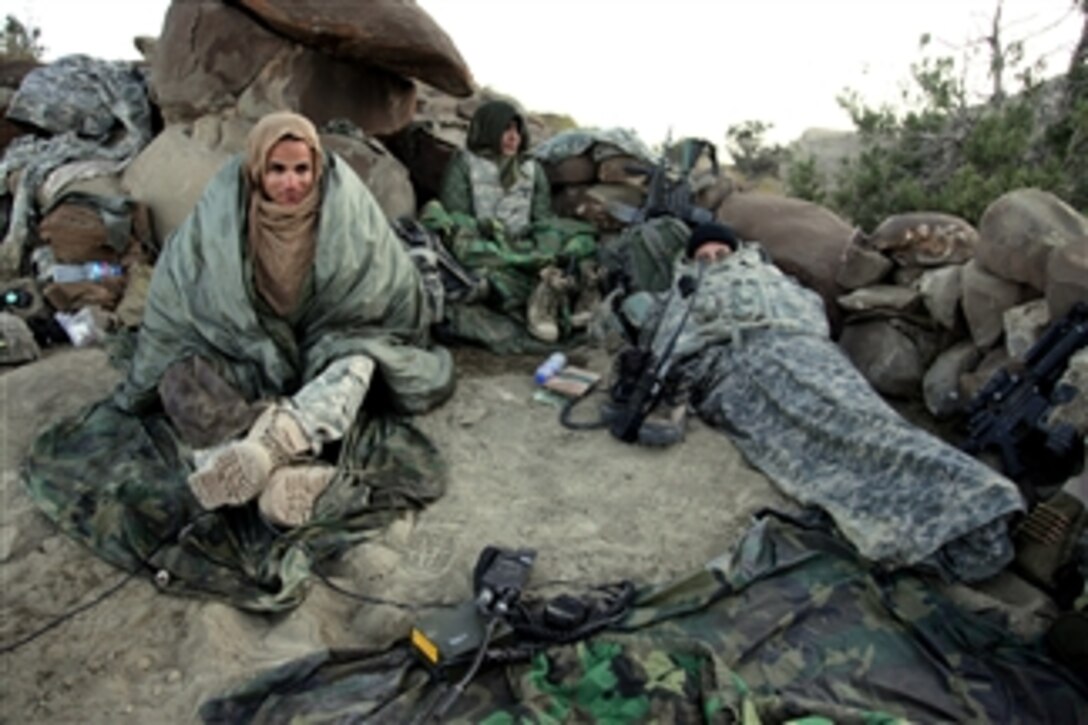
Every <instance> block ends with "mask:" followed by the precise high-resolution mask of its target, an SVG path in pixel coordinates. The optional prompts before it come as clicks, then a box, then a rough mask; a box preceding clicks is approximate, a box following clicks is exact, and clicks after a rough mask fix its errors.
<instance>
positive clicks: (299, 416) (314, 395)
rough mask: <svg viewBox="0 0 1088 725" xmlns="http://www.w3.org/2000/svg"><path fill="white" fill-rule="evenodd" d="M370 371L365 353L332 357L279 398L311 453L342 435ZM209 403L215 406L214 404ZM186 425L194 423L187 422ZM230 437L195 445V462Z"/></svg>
mask: <svg viewBox="0 0 1088 725" xmlns="http://www.w3.org/2000/svg"><path fill="white" fill-rule="evenodd" d="M373 374H374V361H373V360H372V359H371V358H369V357H367V356H366V355H351V356H349V357H344V358H341V359H338V360H335V361H333V362H332V364H331V365H330V366H329V367H327V368H325V369H324V370H323V371H322V372H321V374H319V376H318V377H317V378H314V379H313V380H311V381H310V382H308V383H306V384H305V385H304V386H302V388H301V389H300V390H299V391H298V392H297V393H296V394H295V395H293V396H290V397H289V398H286V400H284V401H281V402H280V403H281V404H282V405H284V406H286V407H287V408H288V409H289V410H290V413H292V415H293V416H294V417H295V419H296V420H297V421H298V423H299V425H300V426H301V427H302V430H304V431H305V432H306V437H307V439H308V440H309V442H310V446H311V448H312V452H313V455H314V456H319V455H320V454H321V448H322V446H323V445H324V444H326V443H332V442H334V441H338V440H341V439H342V438H344V435H345V433H346V432H347V431H348V429H349V428H350V427H351V425H353V423H354V422H355V419H356V416H357V415H358V413H359V408H360V406H361V405H362V401H363V400H364V398H366V396H367V391H368V390H370V382H371V380H372V379H373ZM224 384H225V383H224ZM211 407H212V409H214V406H211ZM250 407H251V408H256V407H257V406H250ZM174 422H175V426H178V425H180V421H177V420H175V421H174ZM249 422H252V421H251V420H250V421H249ZM188 427H189V428H193V427H194V426H193V425H191V422H190V423H189V425H188ZM232 440H233V437H230V438H227V439H225V440H222V439H221V440H220V441H219V442H218V443H214V444H210V445H208V447H200V448H197V450H196V451H194V453H193V460H194V464H195V465H196V466H197V467H198V468H199V467H200V466H202V465H203V464H205V463H206V462H207V460H208V459H209V458H210V457H211V456H212V455H213V454H214V453H215V452H217V451H219V450H221V448H222V447H224V446H225V445H230V444H231V442H232Z"/></svg>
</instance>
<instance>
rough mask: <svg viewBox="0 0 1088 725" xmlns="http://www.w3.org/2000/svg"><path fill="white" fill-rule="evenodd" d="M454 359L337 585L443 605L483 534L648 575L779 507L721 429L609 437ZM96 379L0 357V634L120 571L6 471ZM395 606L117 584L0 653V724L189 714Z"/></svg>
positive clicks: (521, 380) (509, 371) (494, 361)
mask: <svg viewBox="0 0 1088 725" xmlns="http://www.w3.org/2000/svg"><path fill="white" fill-rule="evenodd" d="M584 352H585V354H586V355H587V356H588V357H587V358H586V359H585V360H584V362H586V363H587V364H588V365H589V366H590V367H591V368H593V369H595V370H598V371H601V372H603V371H604V370H605V369H606V360H605V358H603V357H602V356H601V353H599V352H596V351H584ZM457 358H458V369H459V375H460V377H459V385H458V390H457V393H456V395H455V396H454V398H453V399H452V400H451V401H449V402H448V403H447V404H446V405H444V406H443V407H441V408H439V409H438V410H436V411H434V412H432V413H430V414H428V415H427V416H424V417H422V418H420V421H419V422H420V425H421V427H422V428H423V429H424V430H425V432H426V433H427V434H428V435H430V436H431V437H432V439H433V440H434V442H435V443H436V445H438V446H439V448H440V450H442V451H443V453H444V455H445V456H446V458H447V460H448V462H449V465H450V469H451V471H450V473H451V475H450V484H449V489H448V491H447V493H446V495H445V496H444V497H443V498H442V499H441V500H439V501H438V502H437V503H435V504H434V505H433V506H431V507H430V508H428V509H427V510H425V511H423V512H422V513H420V514H418V515H415V516H412V517H406V518H404V519H402V520H400V521H397V522H396V523H394V524H393V525H392V526H390V527H389V529H388V530H387V531H385V532H383V533H382V535H381V536H380V537H378V538H377V539H376V540H375V541H374V542H371V543H368V544H364V545H361V546H359V547H357V548H356V549H354V550H352V551H351V552H349V554H348V555H347V556H346V557H345V558H344V560H343V561H342V563H341V564H339V566H338V567H337V573H336V574H337V575H336V578H335V582H336V583H338V584H339V585H341V586H343V587H345V588H348V589H351V590H354V591H359V592H364V593H367V594H370V595H374V596H379V597H383V598H387V599H393V600H401V601H405V602H420V601H448V602H454V601H460V600H462V599H464V598H465V597H466V596H468V594H469V592H470V588H471V585H470V575H471V570H472V565H473V563H474V562H475V560H476V557H477V555H478V554H479V552H480V550H481V549H482V548H483V547H484V546H486V545H488V544H495V545H500V546H509V547H515V546H516V547H532V548H535V549H537V550H538V552H539V558H538V561H537V566H536V568H535V570H534V574H533V581H534V582H537V583H546V582H549V581H555V580H562V581H566V582H574V583H575V584H573V585H568V586H569V587H570V588H578V587H579V585H580V584H581V585H586V586H588V585H592V584H599V583H604V582H607V581H614V580H616V579H620V578H630V579H633V580H635V581H636V582H639V583H647V582H656V581H662V580H665V579H668V578H670V577H672V576H673V575H677V574H681V573H685V572H687V571H690V570H691V569H693V568H695V567H697V566H699V565H701V564H703V563H704V562H706V561H707V560H709V559H711V558H713V557H714V556H716V555H718V554H720V553H722V552H724V551H726V550H728V549H729V548H730V547H731V546H732V544H733V543H734V542H735V541H736V539H737V538H738V537H739V536H740V534H741V533H742V531H743V530H744V529H745V528H746V526H747V524H748V521H749V518H750V516H751V514H752V513H754V512H755V511H756V510H758V509H760V508H762V507H765V506H775V507H779V508H785V509H787V510H788V509H789V508H790V506H791V504H790V503H789V502H788V501H787V500H786V499H784V498H783V497H782V496H781V495H780V494H779V493H777V491H776V490H775V489H774V488H773V487H772V485H771V484H770V482H769V481H768V480H767V479H766V478H765V477H763V476H762V475H761V474H759V473H757V472H755V471H753V470H752V469H750V468H748V467H747V466H746V465H745V464H744V462H743V461H742V459H741V457H740V455H739V453H738V452H737V451H736V449H735V448H734V447H733V446H732V444H731V443H730V442H729V440H728V438H726V437H725V436H723V435H721V434H719V433H716V432H714V431H712V430H710V429H709V428H707V427H705V426H703V425H702V424H700V423H698V422H697V421H696V422H694V423H693V424H692V425H691V427H690V429H689V434H688V438H687V440H686V441H685V442H684V443H683V444H682V445H679V446H675V447H673V448H671V449H667V450H651V449H643V448H639V447H633V446H626V445H624V444H622V443H619V442H617V441H615V440H614V439H612V438H611V437H610V436H609V434H608V433H607V432H606V431H589V432H580V431H577V432H576V431H571V430H567V429H566V428H564V427H562V426H561V425H560V424H559V422H558V418H557V409H556V408H555V407H553V406H552V405H549V404H547V403H542V402H539V401H535V400H533V385H532V381H531V375H532V370H533V368H534V366H535V364H536V363H537V362H539V361H538V360H536V359H535V358H534V359H529V358H495V357H492V356H490V355H487V354H485V353H480V352H476V351H470V350H461V351H458V352H457ZM116 379H117V373H116V372H115V371H113V370H112V368H110V367H109V364H108V362H107V360H106V356H105V354H104V353H103V352H102V351H100V350H95V349H86V350H65V351H62V352H60V353H57V354H54V355H52V356H50V357H49V358H48V359H46V360H42V361H39V362H37V363H34V364H32V365H26V366H22V367H19V368H15V369H12V370H9V371H6V372H0V407H2V415H0V452H2V453H0V461H2V464H0V585H2V592H0V646H2V645H4V644H7V643H9V642H12V641H14V640H15V639H17V638H18V637H20V636H22V635H24V634H26V633H28V632H30V631H32V630H34V629H36V628H38V627H40V626H42V625H44V624H46V623H48V622H49V621H51V620H52V619H53V618H54V617H56V616H57V615H58V614H61V613H63V612H66V611H68V610H70V609H71V608H72V607H74V606H77V605H78V604H80V603H82V602H85V601H88V600H89V599H91V598H93V597H94V596H95V595H97V594H98V593H100V592H102V591H104V590H106V589H107V588H109V587H110V586H111V585H113V584H114V583H116V582H117V581H119V580H120V579H121V578H122V573H121V572H120V571H118V570H116V569H114V568H113V567H111V566H110V565H108V564H105V563H103V562H101V561H99V560H98V559H97V558H95V557H94V556H93V555H92V554H91V553H90V552H89V551H87V550H86V549H84V548H83V547H81V546H80V545H78V544H76V543H74V542H73V541H71V540H70V539H68V538H67V537H65V536H64V535H62V534H59V533H58V532H57V531H56V530H55V529H54V528H53V526H52V524H50V523H49V522H48V521H47V520H46V519H45V518H44V517H43V516H42V515H41V514H39V513H38V512H37V510H36V509H35V508H34V506H33V504H32V503H31V501H30V499H29V497H28V496H27V495H26V494H25V493H24V491H23V488H22V484H21V482H20V480H19V474H18V466H19V463H20V461H21V460H22V458H23V456H24V454H25V452H26V450H27V448H28V446H29V445H30V442H31V441H32V440H33V437H34V434H35V433H36V431H38V430H40V429H41V427H42V426H44V425H46V424H48V423H49V422H51V421H54V420H56V419H57V418H59V417H61V416H64V415H67V414H69V413H71V412H74V411H76V410H78V409H79V408H80V407H81V406H83V405H84V404H86V403H88V402H90V401H92V400H95V399H98V398H99V397H102V396H103V395H104V394H106V393H107V392H108V391H109V390H111V389H112V386H113V383H114V381H115V380H116ZM586 407H587V408H588V407H589V406H588V405H587V406H586ZM584 412H586V413H590V412H592V411H591V410H585V411H584ZM551 586H555V585H554V584H553V585H551ZM412 620H413V617H412V615H410V614H409V613H408V612H406V611H404V610H401V609H398V608H395V607H391V606H387V605H374V604H360V603H358V602H356V601H354V600H352V599H350V598H347V597H345V596H344V595H343V594H340V593H337V592H335V591H333V590H331V589H330V588H328V587H327V586H325V585H324V584H322V583H321V582H319V581H316V580H315V581H314V583H313V585H312V587H311V590H310V592H309V595H308V597H307V599H306V601H305V603H304V604H303V605H302V606H301V607H299V608H298V609H296V610H295V611H293V612H291V613H288V614H285V615H280V616H276V617H269V616H260V615H253V614H247V613H243V612H240V611H237V610H234V609H232V608H231V607H229V606H226V605H223V604H219V603H216V602H209V601H204V600H195V599H186V598H177V597H173V596H169V595H164V594H160V593H159V592H158V590H156V589H155V587H154V586H152V585H151V584H150V583H148V582H146V581H144V580H133V581H132V582H130V583H129V584H128V585H126V586H125V587H124V588H122V589H121V590H120V591H119V592H117V593H116V594H114V595H112V596H111V597H109V598H108V599H107V600H106V601H105V602H103V603H101V604H99V605H97V606H95V607H93V608H92V609H90V610H88V611H86V612H84V613H82V614H80V615H78V616H76V617H75V618H73V619H71V620H69V621H67V622H65V623H63V624H62V625H60V626H59V627H57V628H55V629H53V630H51V631H49V632H47V633H45V634H43V635H42V636H40V637H39V638H37V639H35V640H34V641H32V642H30V643H29V644H27V645H25V646H23V647H21V648H20V649H18V650H16V651H14V652H12V653H9V654H7V655H0V722H2V723H12V724H13V725H14V724H15V723H26V722H48V723H69V722H71V723H75V722H80V723H82V722H92V723H128V722H131V723H149V722H170V723H174V722H193V721H196V719H197V718H196V711H197V708H198V707H199V705H200V704H201V703H202V702H203V701H204V700H206V699H207V698H208V697H210V696H212V695H215V694H218V693H221V692H222V691H223V690H224V689H225V688H227V687H230V686H231V685H234V684H238V683H240V682H242V681H245V680H246V679H248V678H249V677H250V676H252V675H253V674H255V673H256V672H258V671H259V670H261V669H264V668H266V667H268V666H271V665H273V664H277V663H280V662H283V661H286V660H289V659H292V658H295V657H297V656H300V655H303V654H306V653H308V652H311V651H313V650H314V649H317V648H319V647H323V646H361V645H366V646H375V647H377V646H382V645H384V644H386V643H388V642H391V641H393V640H395V639H397V638H400V637H402V636H404V635H405V634H406V632H407V627H408V626H409V624H410V622H411V621H412Z"/></svg>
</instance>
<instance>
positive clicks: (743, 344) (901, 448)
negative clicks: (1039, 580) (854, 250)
mask: <svg viewBox="0 0 1088 725" xmlns="http://www.w3.org/2000/svg"><path fill="white" fill-rule="evenodd" d="M695 280H698V283H697V287H696V289H695V291H694V292H692V291H691V287H692V286H693V281H695ZM640 294H641V295H644V296H646V295H648V293H640ZM642 301H643V302H645V301H646V300H645V299H643V300H642ZM631 302H632V299H631V298H628V300H627V302H626V303H625V305H624V306H625V308H627V309H630V308H631V307H632V305H631V304H630V303H631ZM638 328H639V329H640V332H639V335H640V336H641V338H642V339H641V341H640V342H641V346H642V347H644V348H645V347H648V348H649V349H650V350H651V351H652V353H653V355H654V358H655V359H657V360H661V359H666V358H667V359H668V370H669V374H668V383H669V387H671V388H673V389H674V390H681V391H684V397H686V398H687V400H688V401H690V403H691V405H692V408H693V409H694V410H695V411H696V412H697V413H698V415H699V416H700V417H701V418H702V419H703V420H704V421H706V422H707V423H708V424H709V425H711V426H714V427H716V428H718V429H720V430H723V431H724V432H726V433H728V434H729V435H730V437H731V438H732V440H733V442H734V443H735V444H736V446H737V447H738V448H739V449H740V450H741V452H742V453H743V454H744V456H745V457H746V458H747V460H748V461H749V462H750V463H751V464H752V465H753V466H755V467H756V468H758V469H760V470H761V471H763V472H764V473H765V474H766V475H767V476H769V477H770V478H771V479H772V480H773V481H774V482H775V483H776V484H777V485H778V486H779V487H780V488H782V489H783V490H784V491H785V492H787V493H788V494H790V495H791V496H793V497H794V498H796V499H797V500H799V501H800V502H801V503H803V504H806V505H814V506H818V507H820V508H821V509H823V510H824V511H826V512H827V513H828V514H829V515H830V516H831V518H832V519H833V520H834V522H835V524H836V525H837V527H838V528H839V529H840V531H841V532H842V534H843V535H844V536H845V537H846V538H847V539H849V540H850V541H851V542H852V543H853V544H854V545H855V546H856V547H857V548H858V550H859V551H860V552H861V553H862V554H863V555H864V556H866V557H868V558H870V559H873V560H875V561H878V562H882V563H885V564H888V565H892V566H897V565H912V564H918V563H925V564H928V565H932V566H935V567H937V568H938V569H940V570H941V571H942V572H944V573H945V574H947V575H950V576H952V577H953V578H956V579H963V580H967V581H977V580H981V579H985V578H987V577H990V576H992V575H994V574H996V573H997V572H998V571H1000V570H1001V569H1002V568H1003V567H1004V566H1005V565H1007V564H1008V563H1009V562H1010V561H1011V560H1012V557H1013V547H1012V544H1011V542H1010V538H1009V532H1008V520H1009V517H1010V516H1011V515H1013V514H1015V513H1017V512H1020V511H1023V509H1024V502H1023V501H1022V499H1021V495H1020V493H1019V491H1018V489H1017V487H1016V485H1015V484H1013V483H1012V482H1011V481H1009V480H1007V479H1006V478H1005V477H1003V476H1001V475H1000V474H998V473H995V472H994V471H993V470H991V469H990V468H988V467H987V466H985V465H984V464H983V463H981V462H980V461H978V460H976V459H974V458H972V457H970V456H968V455H966V454H965V453H963V452H962V451H959V450H957V449H956V448H954V447H952V446H950V445H948V444H946V443H945V442H943V441H941V440H939V439H937V438H935V437H934V436H931V435H930V434H928V433H926V432H925V431H923V430H921V429H918V428H916V427H915V426H913V425H911V424H909V423H908V422H906V421H905V420H904V419H902V418H901V417H900V416H899V415H898V414H897V413H896V412H895V411H894V410H893V409H892V408H891V407H889V406H888V405H887V404H886V403H885V402H884V401H883V400H882V399H881V397H880V396H879V395H878V394H877V393H876V391H875V390H873V388H872V387H870V385H869V383H868V382H867V381H866V380H865V379H864V378H863V377H862V376H861V374H860V373H859V372H858V371H857V370H856V369H855V368H854V366H853V365H852V364H851V363H850V361H849V360H848V359H847V358H846V357H845V355H844V354H843V353H842V352H841V351H840V350H839V348H838V346H837V345H836V344H835V343H834V342H833V341H832V340H831V339H830V334H829V328H828V324H827V318H826V316H825V313H824V307H823V302H822V300H821V298H820V297H819V295H817V294H816V293H815V292H812V291H811V290H808V289H806V288H804V287H802V286H801V285H800V284H798V283H797V282H796V281H795V280H793V279H792V278H791V277H788V276H786V275H785V274H783V273H782V272H781V271H780V270H779V269H778V268H777V267H775V266H774V264H772V263H771V262H770V260H769V259H768V257H767V255H766V254H765V253H764V252H763V250H762V249H761V247H760V246H759V245H758V244H755V243H742V242H741V241H740V240H739V239H738V238H737V236H736V234H735V233H734V232H733V230H732V229H730V228H729V227H727V226H724V225H721V224H704V225H700V226H699V227H697V228H696V229H695V230H694V232H693V233H692V235H691V238H690V240H689V242H688V245H687V250H686V255H685V258H684V259H682V260H680V261H679V262H678V263H677V266H676V271H675V274H674V279H673V290H672V291H671V292H670V293H669V294H667V295H664V296H660V297H657V298H654V301H653V305H652V307H651V308H650V313H649V314H648V315H645V316H644V317H643V324H641V325H638ZM676 424H677V423H676V419H675V418H672V419H670V420H667V421H665V422H664V423H662V422H660V421H651V422H650V423H648V424H644V425H651V426H652V425H656V426H658V427H659V429H658V430H657V431H656V433H655V434H656V435H657V436H658V437H659V438H665V439H667V438H669V435H668V432H667V431H666V432H665V433H664V434H662V432H661V430H660V426H662V425H664V426H666V427H667V426H669V425H676ZM614 432H615V431H614ZM640 434H641V435H642V437H643V438H645V437H647V436H646V431H641V432H640ZM653 435H654V434H653V433H652V434H651V435H650V436H649V437H653ZM673 437H674V438H675V437H678V436H673Z"/></svg>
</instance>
